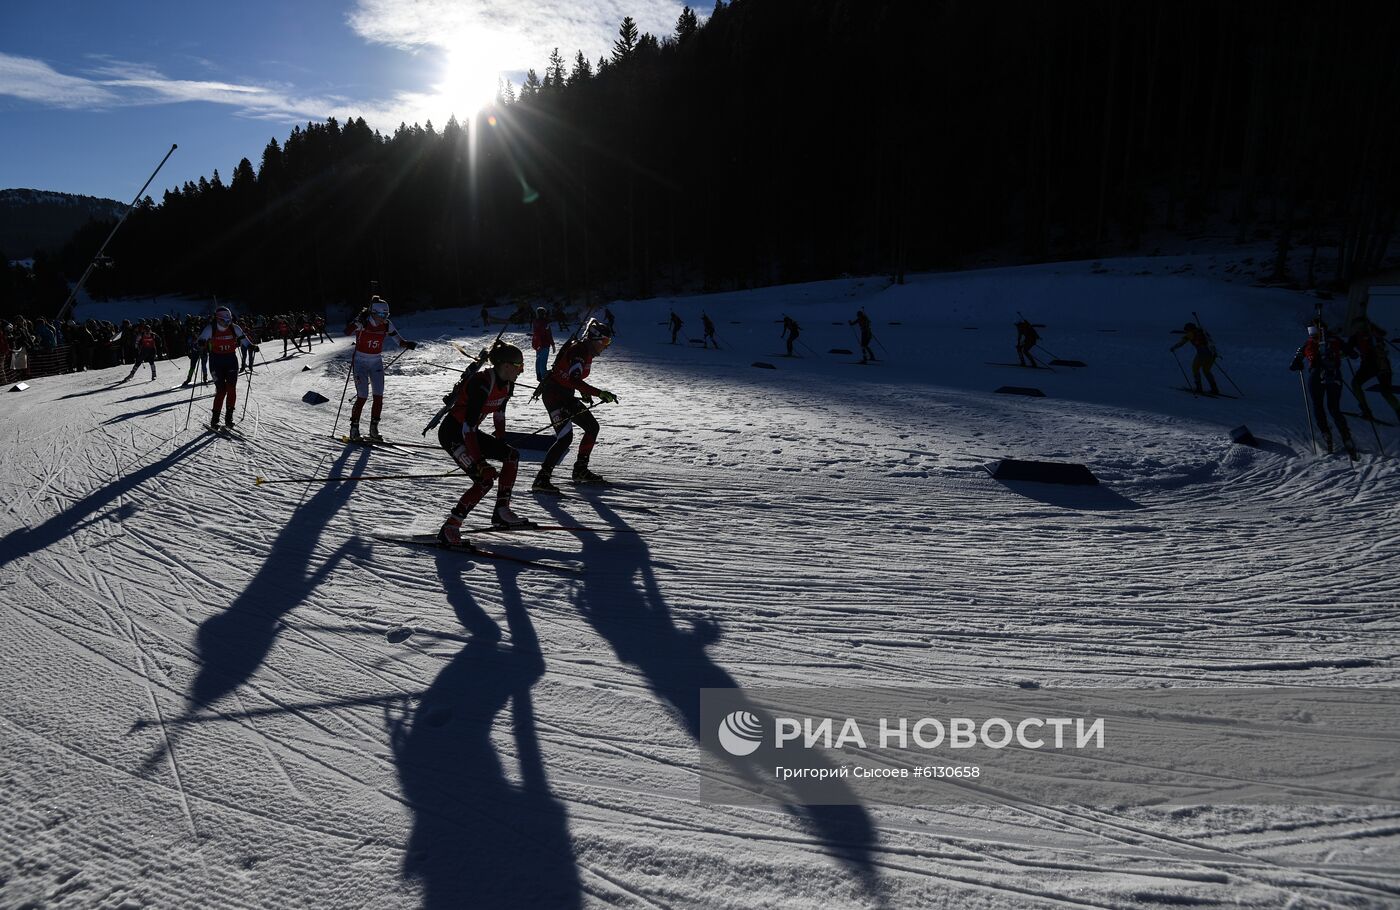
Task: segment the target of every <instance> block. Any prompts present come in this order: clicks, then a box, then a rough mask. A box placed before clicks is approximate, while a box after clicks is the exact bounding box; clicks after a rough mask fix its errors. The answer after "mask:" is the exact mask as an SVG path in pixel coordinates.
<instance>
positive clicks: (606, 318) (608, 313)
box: [603, 307, 617, 335]
mask: <svg viewBox="0 0 1400 910" xmlns="http://www.w3.org/2000/svg"><path fill="white" fill-rule="evenodd" d="M616 321H617V317H615V316H614V315H613V311H612V310H610V309H608V308H607V307H603V322H604V323H606V324H607V327H608V331H609V332H612V333H613V334H614V335H616V334H617V326H616V325H615V323H616Z"/></svg>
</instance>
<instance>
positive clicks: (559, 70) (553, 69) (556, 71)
mask: <svg viewBox="0 0 1400 910" xmlns="http://www.w3.org/2000/svg"><path fill="white" fill-rule="evenodd" d="M544 84H545V85H546V86H547V87H549V88H552V89H555V90H556V91H557V90H559V89H562V88H563V87H564V58H563V57H561V56H559V48H557V47H556V48H555V49H554V53H552V54H550V55H549V69H548V70H546V71H545V74H544Z"/></svg>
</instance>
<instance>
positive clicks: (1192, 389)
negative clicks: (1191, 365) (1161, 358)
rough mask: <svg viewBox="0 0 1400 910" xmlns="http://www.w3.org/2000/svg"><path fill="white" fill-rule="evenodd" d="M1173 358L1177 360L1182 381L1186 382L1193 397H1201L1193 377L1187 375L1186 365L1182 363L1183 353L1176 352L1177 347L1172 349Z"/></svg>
mask: <svg viewBox="0 0 1400 910" xmlns="http://www.w3.org/2000/svg"><path fill="white" fill-rule="evenodd" d="M1172 360H1175V361H1176V368H1177V369H1178V370H1180V371H1181V381H1182V382H1184V383H1186V389H1187V390H1188V391H1189V392H1190V393H1191V397H1192V398H1199V397H1201V396H1199V395H1197V394H1196V388H1195V386H1193V385H1192V384H1191V379H1190V377H1189V376H1187V375H1186V367H1184V366H1182V365H1181V355H1180V354H1178V353H1177V352H1176V350H1175V349H1173V350H1172Z"/></svg>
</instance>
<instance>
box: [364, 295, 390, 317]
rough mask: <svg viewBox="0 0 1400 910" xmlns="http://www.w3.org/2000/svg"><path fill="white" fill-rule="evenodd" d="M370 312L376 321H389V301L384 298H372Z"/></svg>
mask: <svg viewBox="0 0 1400 910" xmlns="http://www.w3.org/2000/svg"><path fill="white" fill-rule="evenodd" d="M369 311H370V314H371V315H372V316H374V318H375V319H388V318H389V301H387V300H385V299H384V298H383V297H374V298H371V299H370V302H369Z"/></svg>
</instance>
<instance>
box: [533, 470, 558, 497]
mask: <svg viewBox="0 0 1400 910" xmlns="http://www.w3.org/2000/svg"><path fill="white" fill-rule="evenodd" d="M530 490H531V492H534V493H548V494H549V495H550V496H558V495H560V494H561V493H563V492H564V491H563V490H561V489H559V488H558V487H556V486H555V485H554V484H553V483H552V482H551V481H550V479H549V472H547V471H541V472H540V473H538V474H536V475H535V482H534V483H532V484H530Z"/></svg>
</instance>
